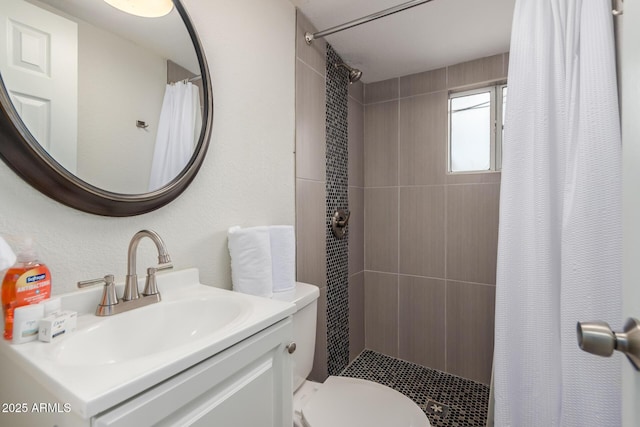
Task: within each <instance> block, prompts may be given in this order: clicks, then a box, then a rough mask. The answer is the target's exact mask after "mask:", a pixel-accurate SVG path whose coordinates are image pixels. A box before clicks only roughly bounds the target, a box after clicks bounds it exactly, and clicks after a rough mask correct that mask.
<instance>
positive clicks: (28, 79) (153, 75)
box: [0, 0, 204, 194]
mask: <svg viewBox="0 0 640 427" xmlns="http://www.w3.org/2000/svg"><path fill="white" fill-rule="evenodd" d="M0 33H2V34H7V35H8V40H7V42H6V43H0V75H1V76H2V79H3V82H4V84H5V86H6V88H7V91H8V93H9V95H10V98H11V100H12V102H13V105H14V107H15V109H16V111H17V112H18V114H19V115H20V117H21V118H22V120H23V122H24V123H25V125H26V127H27V128H28V129H29V131H30V132H31V134H32V135H33V136H34V137H35V139H36V140H37V141H38V142H39V143H40V145H41V146H42V147H43V148H44V149H45V150H46V151H47V152H48V153H49V154H50V155H51V156H52V157H53V158H54V159H55V160H56V161H57V162H58V163H59V164H60V165H62V166H63V167H64V168H65V169H67V170H68V171H69V172H71V173H73V174H75V175H76V176H77V177H79V178H80V179H82V180H84V181H85V182H87V183H89V184H91V185H93V186H95V187H98V188H101V189H103V190H107V191H111V192H114V193H121V194H143V193H147V192H149V191H153V190H156V189H159V188H161V187H163V186H164V185H165V184H167V183H168V182H170V181H171V180H172V179H173V178H175V177H176V176H177V175H178V174H179V173H180V172H181V171H182V170H183V169H184V168H185V166H186V165H187V163H188V162H189V160H190V159H191V157H192V155H193V149H194V147H195V145H196V144H197V142H198V138H199V136H200V132H201V127H202V118H201V117H202V108H203V106H202V100H203V99H204V96H203V94H202V89H201V78H200V75H199V74H200V67H199V64H198V59H197V56H196V53H195V49H194V47H193V43H192V42H191V39H190V37H189V34H188V32H187V30H186V28H185V26H184V23H183V22H182V18H181V17H180V15H179V13H178V12H177V11H176V10H175V8H173V9H172V10H171V12H169V13H168V14H167V15H164V16H161V17H155V18H142V17H138V16H133V15H130V14H127V13H125V12H123V11H120V10H118V9H116V8H114V7H113V6H111V5H109V4H107V3H106V2H104V1H98V0H96V1H87V0H42V1H37V0H28V1H26V0H2V1H1V2H0Z"/></svg>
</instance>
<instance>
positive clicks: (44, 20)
mask: <svg viewBox="0 0 640 427" xmlns="http://www.w3.org/2000/svg"><path fill="white" fill-rule="evenodd" d="M0 34H6V42H4V43H0V70H1V72H2V79H3V80H4V83H5V85H6V86H7V89H8V92H9V94H10V96H11V100H12V101H13V104H14V105H15V107H16V110H17V111H18V113H20V115H21V117H22V119H23V121H24V123H25V125H26V126H27V129H29V131H30V132H31V134H32V135H33V136H34V137H35V138H36V139H37V140H38V141H39V142H40V145H42V146H43V148H44V149H45V150H47V151H48V152H49V153H50V154H51V155H52V156H53V157H54V158H55V159H56V160H57V161H58V162H59V163H60V164H61V165H62V166H64V167H65V168H66V169H67V170H69V171H70V172H75V171H76V163H77V138H78V136H77V135H78V26H77V24H76V23H75V22H72V21H70V20H68V19H66V18H62V17H61V16H58V15H55V14H53V13H50V12H47V11H45V10H43V9H40V8H38V7H35V6H33V5H31V4H29V3H27V2H25V1H23V0H2V1H0ZM2 39H4V37H2V38H0V40H2Z"/></svg>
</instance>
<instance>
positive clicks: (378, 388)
mask: <svg viewBox="0 0 640 427" xmlns="http://www.w3.org/2000/svg"><path fill="white" fill-rule="evenodd" d="M302 419H303V421H304V423H305V424H306V425H307V427H353V426H367V427H430V426H431V424H429V420H428V419H427V416H426V415H425V414H424V412H423V411H422V410H421V409H420V407H419V406H418V405H416V404H415V402H413V401H412V400H411V399H409V398H408V397H406V396H404V395H403V394H402V393H399V392H397V391H395V390H393V389H391V388H389V387H386V386H383V385H381V384H377V383H374V382H371V381H365V380H360V379H357V378H346V377H333V376H332V377H329V378H327V380H326V381H325V382H324V384H323V385H322V386H321V387H320V389H319V390H318V392H317V393H316V394H315V395H314V396H313V398H312V399H310V401H309V402H308V403H307V404H306V405H305V406H304V407H303V408H302Z"/></svg>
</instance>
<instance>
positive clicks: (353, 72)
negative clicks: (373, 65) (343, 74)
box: [335, 62, 362, 84]
mask: <svg viewBox="0 0 640 427" xmlns="http://www.w3.org/2000/svg"><path fill="white" fill-rule="evenodd" d="M335 67H336V68H339V67H344V68H346V70H347V71H348V72H349V84H352V83H355V82H357V81H358V80H360V77H362V71H360V70H358V69H357V68H352V67H350V66H348V65H347V64H345V63H344V62H339V63H337V64H335Z"/></svg>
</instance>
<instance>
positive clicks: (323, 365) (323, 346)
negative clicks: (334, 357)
mask: <svg viewBox="0 0 640 427" xmlns="http://www.w3.org/2000/svg"><path fill="white" fill-rule="evenodd" d="M327 356H328V354H327V288H326V286H325V287H321V288H320V296H319V297H318V318H317V322H316V351H315V354H314V356H313V368H312V369H311V373H310V374H309V379H310V380H311V381H317V382H324V380H326V379H327V376H329V373H328V369H327V368H328V363H327Z"/></svg>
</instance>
